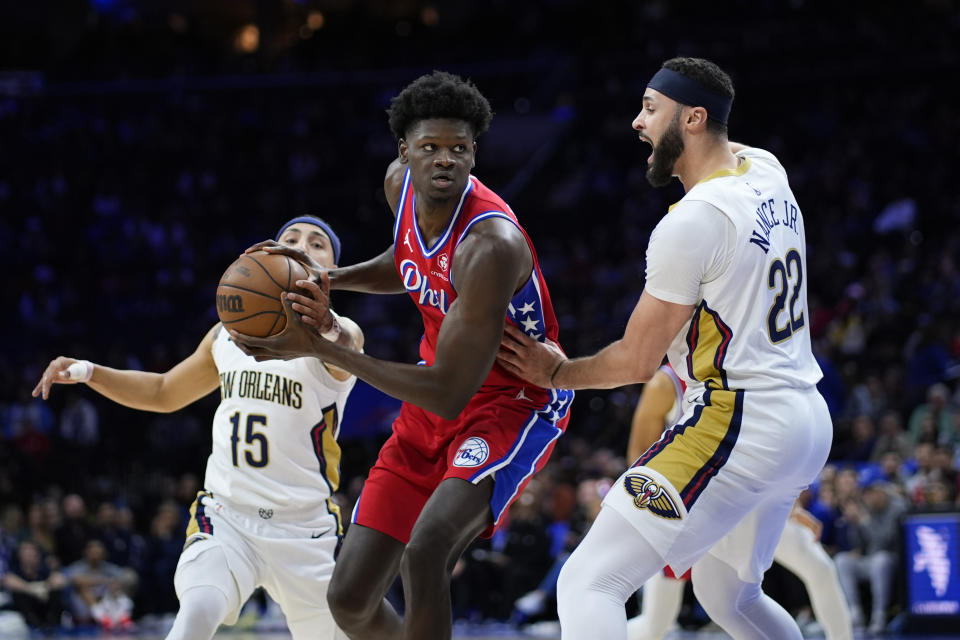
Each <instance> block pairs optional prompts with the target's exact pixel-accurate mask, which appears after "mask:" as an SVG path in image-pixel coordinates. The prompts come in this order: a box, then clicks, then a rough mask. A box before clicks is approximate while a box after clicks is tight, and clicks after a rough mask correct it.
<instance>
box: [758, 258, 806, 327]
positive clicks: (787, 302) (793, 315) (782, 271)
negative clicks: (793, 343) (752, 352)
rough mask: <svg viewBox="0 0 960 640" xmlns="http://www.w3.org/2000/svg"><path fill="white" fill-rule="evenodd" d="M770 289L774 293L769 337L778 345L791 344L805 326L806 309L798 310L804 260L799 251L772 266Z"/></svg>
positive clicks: (777, 259)
mask: <svg viewBox="0 0 960 640" xmlns="http://www.w3.org/2000/svg"><path fill="white" fill-rule="evenodd" d="M767 286H768V287H769V289H770V290H771V291H773V292H774V298H773V304H772V305H771V306H770V312H769V313H768V314H767V335H768V336H769V338H770V342H772V343H774V344H777V343H780V342H783V341H784V340H789V339H790V338H791V337H793V334H794V333H796V332H797V331H799V330H800V329H802V328H803V326H804V317H803V305H802V304H800V305H799V306H798V302H799V301H800V294H801V292H802V291H803V259H802V258H801V257H800V252H799V251H797V250H796V249H790V250H789V251H787V255H786V256H785V257H784V259H780V258H775V259H774V261H773V262H771V263H770V272H769V273H768V275H767Z"/></svg>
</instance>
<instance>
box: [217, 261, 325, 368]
mask: <svg viewBox="0 0 960 640" xmlns="http://www.w3.org/2000/svg"><path fill="white" fill-rule="evenodd" d="M297 284H298V286H301V287H302V288H303V289H305V290H307V291H309V292H310V294H311V295H312V296H317V297H318V298H320V299H319V300H317V299H314V298H309V297H307V296H303V295H300V294H296V293H287V294H285V295H284V297H283V308H284V311H285V312H286V314H287V324H286V327H285V328H284V330H283V331H282V332H280V333H278V334H276V335H271V336H268V337H266V338H258V337H256V336H249V335H245V334H242V333H240V332H238V331H236V330H235V329H231V328H229V327H227V331H229V332H230V337H231V338H232V339H233V341H234V343H235V344H236V345H237V347H239V348H240V350H241V351H243V352H244V353H245V354H247V355H248V356H253V357H254V358H256V359H257V361H258V362H259V361H262V360H292V359H294V358H303V357H308V356H313V357H317V358H320V359H324V356H326V355H330V354H332V353H333V351H332V350H333V344H332V343H331V342H330V341H329V340H326V339H324V338H322V337H321V336H320V334H321V333H322V331H321V330H319V327H320V326H322V324H323V322H324V319H325V318H326V317H330V318H332V313H331V312H330V305H329V298H326V297H325V296H324V294H323V290H322V289H321V288H320V286H319V285H317V284H316V283H314V282H312V281H310V280H301V281H299V282H297ZM324 299H325V300H326V301H324ZM294 300H296V302H294ZM295 307H296V308H295Z"/></svg>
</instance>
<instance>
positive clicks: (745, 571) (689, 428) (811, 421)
mask: <svg viewBox="0 0 960 640" xmlns="http://www.w3.org/2000/svg"><path fill="white" fill-rule="evenodd" d="M832 438H833V425H832V423H831V421H830V414H829V412H828V411H827V406H826V403H825V402H824V401H823V398H822V397H821V396H820V394H819V393H818V392H817V391H816V389H815V388H810V389H808V390H801V389H778V390H772V391H732V390H729V391H728V390H722V389H713V390H708V391H705V392H704V394H703V396H702V398H701V399H700V400H699V401H698V402H697V403H696V404H694V405H693V406H691V407H690V408H689V409H688V410H687V411H686V412H685V413H684V415H683V417H682V418H681V419H680V422H679V423H678V424H677V425H676V426H674V427H672V428H670V429H668V430H667V431H665V432H664V434H663V436H662V437H661V438H660V439H659V440H658V441H657V442H656V443H654V444H653V446H651V447H650V449H648V450H647V452H646V453H644V454H643V455H642V456H640V458H639V459H638V460H637V462H636V463H635V464H634V466H633V467H631V468H630V469H628V470H627V471H626V472H625V473H624V474H623V475H622V476H620V478H619V479H618V480H617V482H616V483H614V485H613V487H611V489H610V491H609V492H608V493H607V495H606V498H605V499H604V502H603V504H604V506H606V507H610V508H612V509H615V510H617V511H618V512H619V513H620V514H621V515H623V516H624V517H625V518H626V519H627V520H628V521H629V522H630V523H631V524H633V526H634V527H636V529H637V531H638V532H639V533H640V534H641V535H643V537H644V538H645V539H646V540H647V541H648V542H650V544H651V545H652V546H653V548H654V549H656V551H657V552H658V553H659V554H660V556H661V557H662V558H663V559H664V561H665V562H666V563H667V564H668V565H669V566H670V568H671V569H672V570H673V572H674V573H675V574H676V575H683V573H684V572H686V570H687V569H689V568H690V567H691V566H692V565H693V564H694V562H696V560H697V559H698V558H699V557H701V556H702V555H703V554H704V553H706V552H707V551H708V550H709V551H710V553H711V554H713V555H715V556H716V557H718V558H720V559H721V560H723V561H724V562H726V563H728V564H730V565H731V566H732V567H734V568H735V569H736V570H737V573H738V575H739V577H740V579H741V580H744V581H745V582H760V581H761V579H762V577H763V573H764V571H766V570H767V569H768V568H769V567H770V564H771V562H772V559H773V550H774V548H775V547H776V546H777V542H778V541H779V540H780V533H781V532H782V531H783V526H784V523H785V522H786V520H787V517H788V515H789V514H790V510H791V508H792V507H793V503H794V500H795V499H796V497H797V496H798V495H799V493H800V491H802V490H803V489H804V488H805V487H806V486H807V485H809V484H810V482H812V481H813V480H814V478H816V475H817V473H819V471H820V469H821V468H822V467H823V464H824V462H826V459H827V454H828V453H829V452H830V443H831V441H832Z"/></svg>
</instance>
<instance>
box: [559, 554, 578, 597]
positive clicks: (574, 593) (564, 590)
mask: <svg viewBox="0 0 960 640" xmlns="http://www.w3.org/2000/svg"><path fill="white" fill-rule="evenodd" d="M570 557H571V559H572V558H574V556H570ZM577 573H578V572H577V570H576V560H574V561H573V562H571V561H567V562H566V563H565V564H564V565H563V567H562V568H561V569H560V575H559V576H558V578H557V606H558V607H567V606H571V607H575V606H576V603H577V600H578V599H579V597H580V595H581V594H582V593H583V592H582V591H581V590H582V588H583V579H582V578H583V576H578V575H577Z"/></svg>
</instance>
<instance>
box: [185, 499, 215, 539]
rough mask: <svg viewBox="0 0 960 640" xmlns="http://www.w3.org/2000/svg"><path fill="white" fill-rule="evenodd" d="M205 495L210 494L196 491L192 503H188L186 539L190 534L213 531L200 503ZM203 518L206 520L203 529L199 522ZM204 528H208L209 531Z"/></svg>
mask: <svg viewBox="0 0 960 640" xmlns="http://www.w3.org/2000/svg"><path fill="white" fill-rule="evenodd" d="M205 497H210V494H209V493H208V492H206V491H198V492H197V497H196V499H195V500H194V501H193V504H191V505H190V521H189V522H188V523H187V535H186V539H187V540H188V541H189V540H190V537H191V536H195V535H198V534H209V533H213V525H212V524H210V520H209V518H207V516H206V514H205V513H204V506H203V505H202V504H200V500H201V498H205ZM198 513H199V516H198V515H197V514H198ZM203 520H205V521H206V522H205V526H204V527H203V529H201V526H200V523H201V521H203ZM204 529H209V531H206V530H204ZM184 548H186V547H184Z"/></svg>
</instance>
